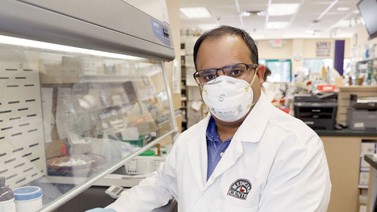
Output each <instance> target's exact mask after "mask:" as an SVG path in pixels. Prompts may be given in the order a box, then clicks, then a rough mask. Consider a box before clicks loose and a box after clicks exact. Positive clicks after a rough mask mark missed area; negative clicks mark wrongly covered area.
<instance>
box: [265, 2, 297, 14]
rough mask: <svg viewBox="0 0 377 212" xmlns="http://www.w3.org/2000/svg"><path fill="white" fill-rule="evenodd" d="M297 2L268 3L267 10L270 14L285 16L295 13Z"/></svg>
mask: <svg viewBox="0 0 377 212" xmlns="http://www.w3.org/2000/svg"><path fill="white" fill-rule="evenodd" d="M298 7H299V4H270V5H269V6H268V9H267V12H268V14H269V15H270V16H285V15H293V14H295V13H296V11H297V9H298Z"/></svg>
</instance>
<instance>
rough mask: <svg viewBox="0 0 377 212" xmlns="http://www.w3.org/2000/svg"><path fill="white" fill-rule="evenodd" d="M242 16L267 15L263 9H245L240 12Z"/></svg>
mask: <svg viewBox="0 0 377 212" xmlns="http://www.w3.org/2000/svg"><path fill="white" fill-rule="evenodd" d="M240 15H241V16H242V17H248V16H252V15H257V16H266V12H265V11H263V10H250V11H244V12H242V13H241V14H240Z"/></svg>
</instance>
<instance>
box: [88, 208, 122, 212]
mask: <svg viewBox="0 0 377 212" xmlns="http://www.w3.org/2000/svg"><path fill="white" fill-rule="evenodd" d="M85 212H116V211H115V210H114V209H111V208H93V209H90V210H87V211H85Z"/></svg>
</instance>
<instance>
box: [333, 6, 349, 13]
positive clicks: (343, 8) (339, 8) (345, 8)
mask: <svg viewBox="0 0 377 212" xmlns="http://www.w3.org/2000/svg"><path fill="white" fill-rule="evenodd" d="M336 10H338V11H342V12H343V11H348V10H350V8H349V7H338V8H336Z"/></svg>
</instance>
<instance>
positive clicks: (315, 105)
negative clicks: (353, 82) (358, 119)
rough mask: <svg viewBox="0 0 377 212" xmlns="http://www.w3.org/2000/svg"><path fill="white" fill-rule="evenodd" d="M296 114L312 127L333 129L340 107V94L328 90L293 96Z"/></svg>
mask: <svg viewBox="0 0 377 212" xmlns="http://www.w3.org/2000/svg"><path fill="white" fill-rule="evenodd" d="M293 108H294V116H295V117H296V118H298V119H301V120H302V121H303V122H305V123H306V124H307V125H308V126H309V127H311V128H312V129H317V130H332V129H334V127H335V124H336V123H335V120H336V112H337V109H338V94H337V93H335V92H326V93H318V94H315V95H313V94H299V95H295V96H294V98H293Z"/></svg>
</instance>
